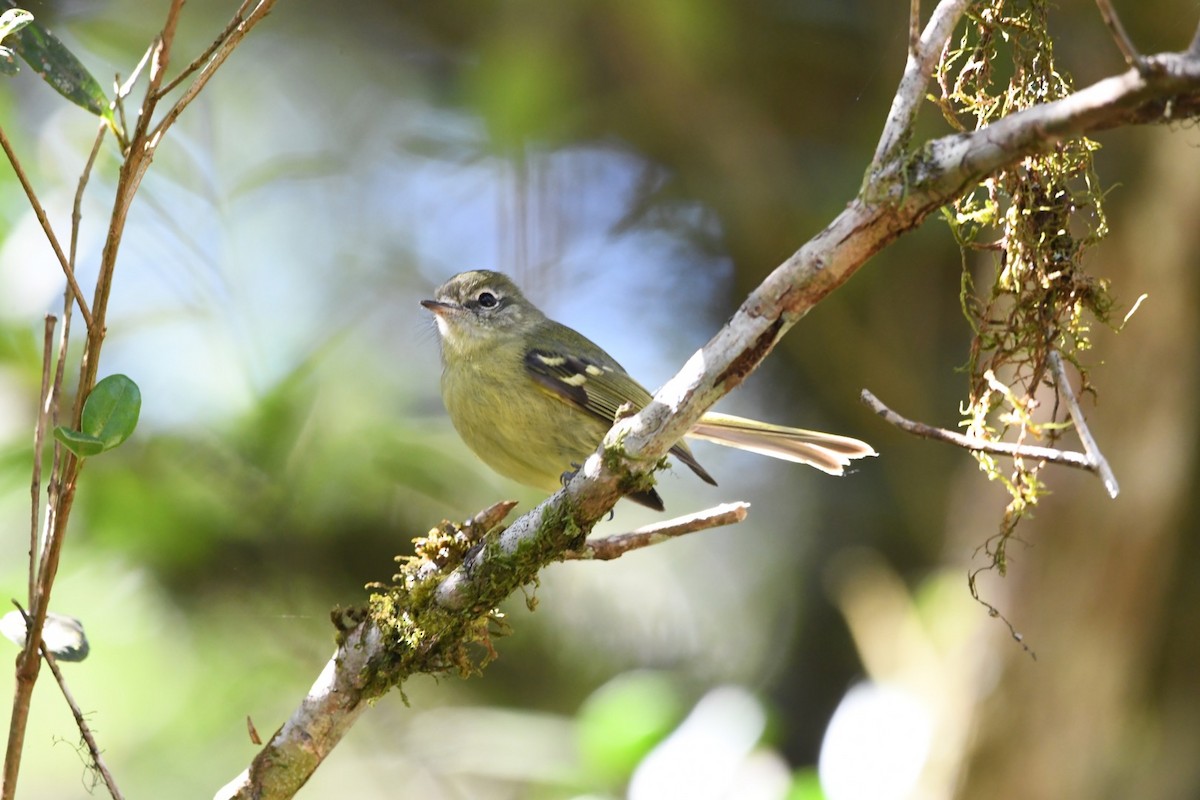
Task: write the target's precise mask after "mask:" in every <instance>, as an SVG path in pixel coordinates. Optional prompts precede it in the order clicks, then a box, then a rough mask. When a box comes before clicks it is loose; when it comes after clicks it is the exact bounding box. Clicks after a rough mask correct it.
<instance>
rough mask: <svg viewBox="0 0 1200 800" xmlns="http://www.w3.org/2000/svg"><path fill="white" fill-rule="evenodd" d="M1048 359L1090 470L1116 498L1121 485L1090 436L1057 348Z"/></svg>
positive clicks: (1110, 494) (1090, 433)
mask: <svg viewBox="0 0 1200 800" xmlns="http://www.w3.org/2000/svg"><path fill="white" fill-rule="evenodd" d="M1049 361H1050V369H1052V370H1053V371H1054V382H1055V384H1056V385H1057V386H1058V390H1059V391H1060V392H1062V393H1063V394H1064V395H1066V397H1067V408H1068V409H1069V410H1070V412H1071V421H1072V422H1074V423H1075V432H1076V433H1078V434H1079V441H1081V442H1082V443H1083V451H1084V452H1085V453H1087V457H1088V461H1089V462H1090V464H1091V468H1092V471H1093V472H1095V473H1096V474H1097V475H1099V476H1100V480H1101V481H1103V482H1104V488H1105V489H1107V490H1108V496H1109V497H1112V498H1114V499H1116V496H1117V495H1118V494H1119V493H1120V491H1121V487H1120V486H1118V485H1117V476H1116V475H1114V474H1113V471H1112V467H1110V466H1109V465H1108V459H1106V458H1105V457H1104V454H1103V453H1101V452H1100V446H1099V445H1098V444H1096V439H1095V437H1093V436H1092V431H1091V429H1090V428H1088V424H1087V420H1086V419H1085V418H1084V416H1083V409H1082V408H1080V407H1079V399H1078V398H1077V397H1076V396H1075V391H1074V390H1073V389H1072V388H1071V380H1070V378H1068V377H1067V368H1066V367H1065V366H1064V365H1063V360H1062V356H1061V355H1059V353H1058V351H1057V350H1051V351H1050V356H1049Z"/></svg>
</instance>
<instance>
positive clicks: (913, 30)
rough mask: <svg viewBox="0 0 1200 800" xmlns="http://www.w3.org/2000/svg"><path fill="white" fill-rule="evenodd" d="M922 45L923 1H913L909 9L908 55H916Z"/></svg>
mask: <svg viewBox="0 0 1200 800" xmlns="http://www.w3.org/2000/svg"><path fill="white" fill-rule="evenodd" d="M920 44H921V0H911V3H910V4H909V7H908V53H909V55H910V56H911V55H916V52H917V47H918V46H919V45H920Z"/></svg>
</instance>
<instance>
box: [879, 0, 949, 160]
mask: <svg viewBox="0 0 1200 800" xmlns="http://www.w3.org/2000/svg"><path fill="white" fill-rule="evenodd" d="M913 2H914V4H915V3H916V0H913ZM970 4H971V0H941V2H940V3H938V4H937V6H936V7H935V8H934V9H933V13H932V14H931V15H930V17H929V22H928V24H926V26H925V30H924V32H923V33H922V34H921V35H920V36H919V37H917V38H916V40H915V42H911V43H910V47H909V50H908V61H907V63H906V64H905V65H904V75H903V76H902V77H901V78H900V85H899V87H897V89H896V96H895V97H894V98H893V99H892V107H891V109H890V110H889V111H888V116H887V122H886V123H885V124H884V126H883V134H882V135H881V136H880V137H879V144H878V145H876V147H875V156H874V158H872V159H871V166H870V168H869V169H868V170H867V175H868V176H870V175H873V174H875V173H877V172H878V171H879V170H880V169H882V168H883V166H884V164H886V163H888V162H890V161H892V160H893V159H894V158H895V157H896V155H897V152H898V150H899V148H901V147H903V146H904V144H905V143H906V142H907V141H908V139H909V137H910V135H911V133H912V126H913V123H914V122H915V120H916V117H917V112H918V111H919V110H920V108H921V104H922V103H923V102H924V100H925V86H926V85H927V84H928V83H929V79H930V78H931V77H932V76H933V69H934V65H935V64H936V63H937V59H938V56H939V55H940V54H941V52H942V48H943V47H945V45H946V42H947V41H949V40H950V34H951V33H953V32H954V28H955V26H957V25H958V21H959V20H960V19H962V15H963V14H964V13H965V12H966V10H967V6H969V5H970ZM915 17H916V15H915V14H914V15H913V18H914V19H915ZM910 24H916V23H915V22H913V21H911V20H910Z"/></svg>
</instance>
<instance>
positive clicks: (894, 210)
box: [217, 0, 1200, 798]
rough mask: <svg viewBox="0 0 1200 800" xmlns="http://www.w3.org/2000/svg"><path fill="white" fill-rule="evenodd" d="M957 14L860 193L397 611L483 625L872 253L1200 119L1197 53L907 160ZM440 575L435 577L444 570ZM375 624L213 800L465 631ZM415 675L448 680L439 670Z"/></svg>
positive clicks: (320, 750) (941, 30)
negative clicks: (1127, 132)
mask: <svg viewBox="0 0 1200 800" xmlns="http://www.w3.org/2000/svg"><path fill="white" fill-rule="evenodd" d="M966 6H967V3H966V2H965V1H964V0H943V2H941V3H939V4H938V6H937V8H936V9H935V10H934V12H933V15H932V17H931V21H930V23H929V25H928V26H927V27H926V29H925V32H924V33H923V34H922V36H921V41H920V44H919V46H918V47H917V53H916V55H915V56H914V57H910V63H909V68H908V69H906V72H905V78H904V81H903V82H902V84H901V87H900V89H899V90H898V92H897V99H896V101H895V102H894V103H893V106H892V111H891V112H890V113H889V116H888V121H887V123H886V125H885V128H884V131H883V135H882V136H881V139H880V146H879V150H878V152H877V155H876V158H875V161H874V162H873V164H872V169H871V170H869V172H868V181H867V183H866V185H865V186H864V187H863V189H862V191H861V193H860V195H859V196H858V197H857V198H855V199H854V200H852V201H851V202H850V203H849V204H848V205H847V207H846V208H845V210H844V211H842V213H840V214H839V215H838V216H837V217H836V218H835V219H834V220H833V221H832V222H830V224H829V225H828V226H827V227H826V228H825V229H824V230H822V231H821V232H819V233H818V234H817V235H816V236H814V237H813V238H812V239H811V240H810V241H809V242H808V243H806V244H805V245H804V246H803V247H802V248H801V249H800V250H799V251H797V252H796V253H795V254H794V255H793V256H792V257H791V258H789V259H788V260H787V261H785V262H784V263H783V264H782V265H780V266H779V267H778V268H777V269H776V270H775V271H774V272H772V273H771V274H770V275H769V276H768V277H767V279H766V280H765V281H763V283H762V284H761V285H760V286H759V287H758V288H757V289H756V290H755V291H754V292H753V293H752V294H751V295H750V296H749V297H748V298H747V299H746V300H745V302H744V303H742V305H741V307H740V308H739V309H738V310H737V312H736V313H735V314H734V316H733V317H732V318H731V319H730V321H729V322H728V323H727V324H726V325H725V326H724V327H723V328H722V329H721V330H720V331H718V332H717V334H716V335H715V336H714V337H713V338H712V340H711V341H709V342H708V343H707V344H706V345H705V346H704V347H703V348H702V349H701V350H700V351H698V352H697V353H696V354H695V355H693V356H692V357H691V358H690V359H689V360H688V362H687V363H686V364H685V365H684V367H683V369H682V370H680V372H679V373H678V374H677V375H676V376H675V377H674V378H672V379H671V380H670V381H669V382H668V383H667V384H666V385H664V386H663V387H662V388H661V389H660V390H659V391H658V392H657V393H656V395H655V397H654V400H653V401H652V402H651V403H650V404H649V405H648V406H647V407H646V408H645V409H643V410H642V411H641V412H639V413H638V414H636V415H634V416H632V417H629V418H627V419H623V420H621V421H619V422H618V423H617V424H616V425H615V426H614V427H613V429H612V430H611V431H610V432H609V434H608V435H607V436H606V438H605V440H604V443H603V444H602V445H601V448H600V450H599V451H598V452H597V453H596V454H594V455H592V456H591V457H590V458H588V459H587V461H586V462H585V464H584V465H583V467H582V468H581V469H580V470H579V471H578V473H577V474H576V476H575V477H574V478H573V479H572V480H571V481H570V483H569V484H568V485H567V486H566V487H565V488H564V489H562V490H560V491H559V492H557V493H556V494H555V495H554V496H552V497H550V498H549V499H547V500H546V501H544V502H543V503H541V504H540V505H538V506H537V507H536V508H535V509H534V510H533V511H531V512H529V513H528V514H525V515H524V516H522V517H521V518H520V519H518V520H517V521H516V522H515V523H513V525H511V526H510V527H508V528H507V529H505V530H503V531H502V532H500V533H498V534H493V535H489V536H488V537H487V538H486V539H485V540H484V541H483V542H482V543H481V545H480V546H477V547H475V548H473V549H471V550H470V551H468V552H467V553H466V554H465V556H464V557H463V559H462V562H461V564H459V565H458V566H456V567H453V568H452V565H449V564H448V565H446V567H445V568H444V569H442V568H440V567H438V566H436V565H434V566H432V567H430V571H431V572H432V573H434V575H433V578H432V579H433V580H435V581H436V580H440V581H441V582H440V583H439V584H437V585H436V588H435V589H434V590H433V591H431V592H425V591H424V587H423V586H422V587H421V591H420V592H419V597H420V600H419V601H415V603H416V604H415V605H414V606H412V607H409V608H407V609H406V610H405V612H404V613H405V614H406V615H408V614H413V615H418V616H419V615H421V614H426V613H429V614H434V615H436V614H441V615H442V616H439V617H437V618H438V619H446V617H445V612H447V611H449V612H456V613H457V614H458V617H457V619H460V620H469V619H474V620H480V619H482V618H483V617H484V616H485V615H486V614H487V613H488V611H489V610H490V609H492V608H493V607H495V606H496V605H497V604H498V603H499V602H500V601H501V600H503V599H504V598H505V597H506V596H507V595H508V594H510V593H511V592H513V591H515V590H516V589H517V588H519V587H520V586H522V585H524V584H525V583H528V582H529V581H531V580H533V579H534V578H535V577H536V575H537V573H538V571H539V570H540V569H541V568H542V567H544V566H545V565H547V564H549V563H551V562H553V561H555V560H558V559H561V558H562V557H563V556H564V552H565V551H568V550H574V549H578V548H580V547H581V546H582V544H583V542H584V537H586V535H587V533H588V532H589V531H590V530H591V528H592V526H593V525H594V524H595V523H596V522H597V521H598V520H599V519H601V518H602V517H603V516H604V515H605V514H607V513H608V511H609V510H610V509H611V508H612V507H613V505H614V504H615V503H616V502H617V500H618V499H619V498H620V497H621V496H622V494H623V490H627V489H629V488H630V487H631V486H637V485H639V481H644V480H647V479H648V475H649V473H650V472H652V471H653V469H654V468H655V467H656V466H657V465H658V463H659V461H660V459H662V458H663V457H664V456H665V455H666V453H667V451H668V449H669V448H670V447H671V446H672V445H673V444H674V443H675V442H677V441H679V439H681V438H682V437H683V435H684V434H685V433H686V432H687V431H688V430H689V429H690V428H691V427H692V426H693V425H694V424H695V423H696V422H697V420H699V418H700V416H701V415H702V414H703V413H704V412H705V411H706V410H707V409H708V408H709V407H710V406H712V404H713V403H715V402H716V401H717V400H718V399H719V398H720V397H721V396H723V395H724V394H726V393H728V392H729V391H731V390H732V389H734V388H735V387H736V386H737V385H738V384H740V383H741V382H742V380H744V379H745V377H746V376H747V375H749V374H750V373H751V372H752V371H753V370H754V369H755V368H756V367H757V366H758V365H759V364H760V363H761V362H762V360H763V359H764V358H766V356H767V355H768V354H769V353H770V352H771V350H772V349H773V348H774V346H775V344H776V343H777V342H778V341H779V339H780V337H782V336H783V334H784V333H786V332H787V331H788V330H789V329H790V328H791V327H792V326H793V325H794V324H795V323H796V322H797V321H798V320H799V319H800V318H801V317H803V316H804V314H806V313H807V312H808V311H809V310H810V309H811V308H812V307H813V306H814V305H816V304H817V303H818V302H820V301H821V300H822V299H823V298H824V297H825V296H826V295H828V294H829V293H830V292H831V291H833V290H834V289H836V288H837V287H838V286H840V285H841V284H842V283H844V282H845V281H846V280H848V279H849V278H850V277H851V276H852V275H853V274H854V273H855V272H856V271H858V270H859V269H860V268H861V267H862V266H863V265H864V264H865V263H866V262H867V261H868V260H869V259H870V257H871V256H873V255H874V254H875V253H877V252H878V251H879V250H881V249H883V248H884V247H885V246H887V245H888V244H889V243H890V242H892V241H893V240H894V239H896V238H897V237H899V236H901V235H902V234H904V233H907V232H909V231H911V230H914V229H915V228H916V227H918V226H919V225H920V224H921V223H922V221H923V220H924V219H925V218H926V217H927V216H928V215H929V214H931V213H932V212H934V211H936V210H937V209H938V208H940V207H942V206H943V205H945V204H946V203H948V202H950V201H951V200H953V199H955V198H956V197H957V196H958V195H959V194H960V193H961V192H962V191H964V190H965V189H966V188H968V187H970V186H972V185H974V184H975V183H977V182H978V181H979V180H981V179H982V178H984V177H985V176H987V175H989V174H991V173H993V172H995V171H996V170H998V169H1001V168H1003V167H1006V166H1009V165H1011V164H1013V163H1015V162H1017V161H1019V160H1020V159H1021V158H1023V157H1025V156H1027V155H1030V154H1034V153H1038V152H1041V151H1044V150H1047V149H1050V148H1052V147H1053V146H1054V145H1055V143H1057V142H1058V141H1060V140H1062V139H1065V138H1069V137H1074V136H1079V135H1084V134H1088V133H1092V132H1094V131H1097V130H1102V129H1105V128H1109V127H1113V126H1116V125H1122V124H1131V123H1134V122H1158V121H1166V120H1168V119H1173V118H1178V117H1179V115H1180V114H1184V113H1186V114H1195V113H1196V112H1197V110H1200V54H1197V53H1190V54H1186V53H1178V54H1176V53H1167V54H1161V55H1158V56H1151V57H1148V58H1145V59H1144V60H1143V63H1142V65H1141V70H1140V71H1139V70H1136V69H1131V70H1129V71H1128V72H1126V73H1123V74H1121V75H1117V76H1115V77H1112V78H1108V79H1105V80H1102V81H1100V82H1098V83H1096V84H1093V85H1092V86H1089V87H1087V88H1085V89H1082V90H1080V91H1078V92H1077V93H1075V94H1073V95H1071V96H1069V97H1067V98H1064V99H1062V100H1059V101H1056V102H1053V103H1048V104H1046V105H1043V106H1039V107H1036V108H1032V109H1029V110H1027V111H1023V112H1020V113H1016V114H1013V115H1012V116H1009V117H1006V118H1004V119H1001V120H999V121H997V122H995V123H993V124H992V125H990V126H989V127H987V128H984V129H981V130H979V131H975V132H972V133H963V134H956V135H952V136H947V137H944V138H941V139H937V140H934V141H931V142H928V143H927V144H925V145H924V146H923V147H921V148H919V149H915V148H914V149H911V150H910V149H909V148H908V147H907V146H906V144H907V142H908V137H909V131H910V128H911V121H912V119H913V117H914V116H915V113H916V109H917V106H918V105H919V103H920V98H921V97H922V96H923V93H924V88H925V86H926V85H927V84H928V81H929V79H930V76H931V72H932V69H933V63H934V61H935V60H936V55H930V54H936V53H938V52H940V50H941V48H943V47H944V46H945V44H946V41H947V40H948V38H949V36H950V35H951V33H952V31H953V30H954V27H955V25H956V24H957V22H958V20H959V19H960V17H961V15H962V13H963V12H964V10H965V8H966ZM447 571H448V572H449V574H446V575H445V577H444V579H441V575H440V574H439V573H444V572H447ZM417 594H418V593H417V592H415V591H414V593H412V594H410V595H409V596H410V597H415V596H417ZM380 624H381V623H380V622H379V621H378V620H377V619H375V618H370V617H368V618H367V619H365V620H363V621H362V622H360V623H358V624H357V626H356V627H353V628H352V629H351V630H350V631H349V633H348V635H347V638H346V640H345V643H344V644H343V645H342V646H341V647H339V649H338V651H337V653H336V654H335V655H334V658H333V659H332V660H331V661H330V662H329V664H328V665H327V666H326V669H325V671H324V672H323V673H322V676H321V678H320V679H319V680H318V683H317V685H315V686H314V689H313V691H314V693H317V694H318V695H320V697H319V698H317V699H314V695H313V694H310V695H309V698H306V700H305V701H304V703H302V704H301V706H300V707H299V708H298V709H297V710H296V711H295V712H294V713H293V715H292V717H291V718H290V719H289V721H288V722H287V723H285V725H284V726H283V727H282V728H281V729H280V730H279V732H277V733H276V735H275V736H274V737H272V740H271V741H270V742H269V743H268V744H267V745H266V746H265V747H264V749H263V750H262V751H261V752H260V753H259V754H258V756H256V758H255V759H254V761H253V762H252V763H251V765H250V766H249V767H248V769H247V770H246V771H245V772H244V773H243V774H242V775H240V776H238V778H236V779H235V780H234V781H232V782H231V783H230V784H228V785H227V786H225V787H224V788H223V789H222V790H221V791H220V792H218V794H217V797H218V798H227V797H246V798H249V797H255V798H271V797H290V796H291V795H292V794H293V793H294V792H295V791H296V790H297V789H298V788H299V787H300V786H301V785H303V783H304V781H306V780H307V779H308V777H309V776H310V775H311V773H312V770H315V769H316V767H317V766H318V765H319V763H320V760H321V758H323V754H326V753H328V752H329V751H330V750H331V749H332V747H333V746H334V745H335V744H336V743H337V741H338V740H339V739H340V738H341V736H342V735H344V733H345V732H346V730H348V728H349V727H350V725H351V724H352V722H353V721H354V719H356V718H357V716H358V715H359V714H360V713H361V712H362V707H363V704H364V702H365V701H366V700H367V699H369V698H370V697H372V696H375V695H377V694H378V693H379V692H381V691H385V690H386V688H382V689H381V687H380V685H379V683H378V682H377V681H376V680H375V678H374V673H375V671H376V670H377V669H382V668H383V666H384V665H392V664H394V663H395V662H396V660H397V659H404V658H409V657H410V656H414V653H413V652H412V651H414V650H418V649H419V650H421V651H422V652H423V653H427V652H434V651H438V652H444V651H445V649H446V648H447V646H448V643H447V641H446V639H447V638H448V637H452V636H456V635H458V636H461V635H462V634H463V632H464V627H463V625H464V624H466V623H459V624H458V625H457V626H456V627H455V626H448V627H446V628H443V629H439V630H437V631H435V632H433V634H432V635H431V638H429V639H422V640H421V641H420V642H419V643H418V644H416V645H414V644H409V645H407V647H408V650H407V651H406V650H405V647H406V645H405V644H403V643H401V642H396V641H391V642H389V639H388V637H387V636H384V635H383V634H382V632H381V629H380V627H379V625H380ZM416 655H419V654H416ZM406 663H408V662H406ZM423 663H425V664H430V663H432V664H435V665H440V667H435V668H439V669H441V670H443V671H444V670H445V669H447V668H448V667H447V666H446V662H445V661H437V660H435V661H432V662H429V661H426V662H423ZM411 668H412V669H413V671H418V669H419V667H411ZM388 674H389V675H393V676H395V675H396V673H395V672H389V673H388ZM405 674H407V673H405ZM401 678H402V675H401V676H400V677H399V678H396V679H401ZM389 685H390V684H389ZM327 713H328V714H334V715H336V718H333V719H331V718H329V717H327V716H325V714H327Z"/></svg>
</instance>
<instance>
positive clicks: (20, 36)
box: [0, 0, 113, 120]
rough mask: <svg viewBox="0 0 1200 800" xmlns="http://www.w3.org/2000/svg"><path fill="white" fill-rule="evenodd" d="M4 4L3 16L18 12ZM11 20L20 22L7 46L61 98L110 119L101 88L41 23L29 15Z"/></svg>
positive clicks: (109, 109) (7, 2) (110, 110)
mask: <svg viewBox="0 0 1200 800" xmlns="http://www.w3.org/2000/svg"><path fill="white" fill-rule="evenodd" d="M3 5H6V6H9V7H10V11H7V12H5V15H4V16H7V15H8V14H10V13H12V12H13V11H20V9H17V8H15V7H13V3H12V0H3ZM25 13H26V14H28V12H25ZM0 19H2V17H0ZM13 19H14V20H17V21H18V22H19V24H18V25H17V27H15V28H12V30H11V31H10V32H13V33H14V35H13V37H12V41H11V43H10V44H11V45H12V49H13V51H14V52H16V54H17V55H19V56H20V57H21V58H23V59H24V60H25V63H27V64H28V65H29V66H30V67H32V68H33V71H34V72H36V73H37V74H38V75H40V76H42V80H44V81H45V82H46V83H48V84H50V85H51V86H52V87H54V89H55V91H57V92H58V93H59V94H61V95H62V96H63V97H65V98H67V99H68V100H70V101H71V102H72V103H74V104H75V105H77V106H79V107H80V108H84V109H87V110H88V111H90V112H92V113H93V114H95V115H97V116H100V117H103V118H104V119H108V120H112V119H113V114H112V109H111V108H109V105H108V97H107V96H106V95H105V94H104V89H102V88H101V87H100V83H99V81H97V80H96V79H95V78H94V77H92V73H90V72H88V71H87V67H85V66H83V64H82V62H80V60H79V59H78V58H76V57H75V55H74V54H73V53H72V52H71V51H70V50H68V49H67V47H66V45H64V44H63V43H62V42H60V41H59V40H58V38H57V37H55V36H54V34H52V33H50V31H48V30H46V29H45V28H43V27H42V26H41V25H40V24H38V23H37V22H32V21H31V20H32V19H33V18H32V15H31V16H30V18H29V20H24V21H23V22H21V21H20V20H22V19H23V18H22V17H20V16H19V15H16V16H14V17H13ZM17 28H20V30H17Z"/></svg>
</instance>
